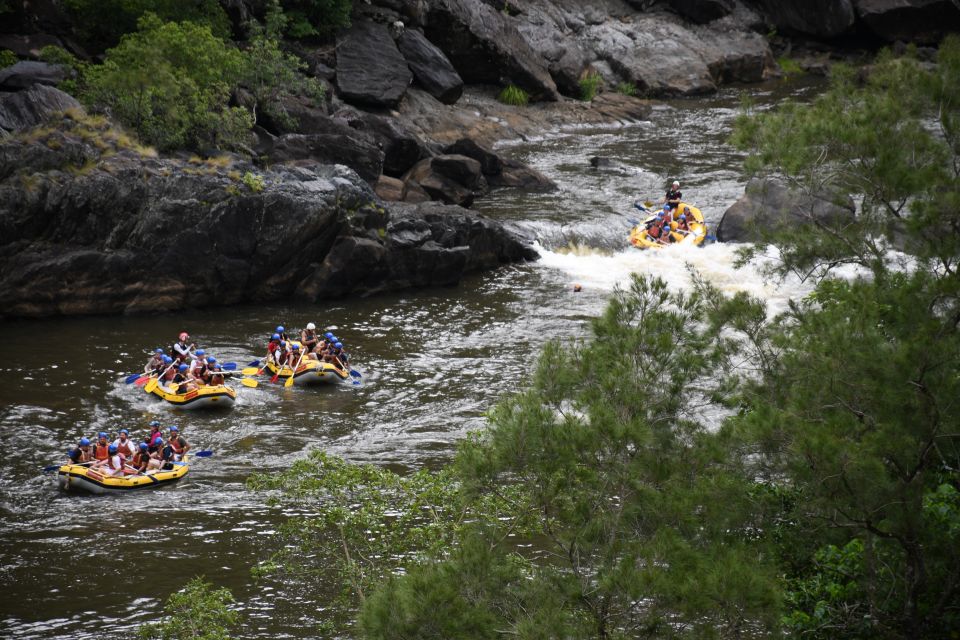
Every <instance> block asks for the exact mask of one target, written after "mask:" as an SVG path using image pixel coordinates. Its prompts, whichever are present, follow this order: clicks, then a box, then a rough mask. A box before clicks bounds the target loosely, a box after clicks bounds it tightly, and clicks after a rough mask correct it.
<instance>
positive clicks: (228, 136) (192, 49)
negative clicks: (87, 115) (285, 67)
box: [82, 14, 253, 149]
mask: <svg viewBox="0 0 960 640" xmlns="http://www.w3.org/2000/svg"><path fill="white" fill-rule="evenodd" d="M139 26H140V30H139V31H137V32H136V33H133V34H128V35H126V36H124V38H123V40H122V41H121V43H120V44H119V45H118V46H117V47H115V48H113V49H110V50H109V51H108V52H107V57H106V60H104V63H103V64H102V65H99V66H95V67H91V68H90V69H89V70H88V71H87V73H86V75H85V78H84V80H85V83H84V84H85V86H84V92H83V96H82V97H83V98H84V100H85V101H86V102H87V103H88V105H90V106H91V107H92V108H94V109H108V110H109V111H110V112H111V113H112V115H113V116H114V117H115V118H116V119H118V120H119V121H120V122H121V123H122V124H124V125H125V126H127V127H129V128H131V129H133V130H134V131H136V133H137V136H138V137H139V138H140V140H141V141H143V142H146V143H148V144H153V145H155V146H157V147H158V148H160V149H172V148H178V147H193V148H196V147H201V146H213V147H217V148H222V147H234V146H237V145H239V144H240V143H241V142H242V136H243V135H244V134H245V132H246V131H248V130H249V129H250V128H251V127H252V126H253V117H252V116H251V114H250V113H249V112H248V111H246V110H245V109H241V108H238V107H229V106H227V100H228V97H229V94H230V90H231V88H233V87H234V86H235V85H236V83H237V81H238V80H239V78H240V77H241V75H242V73H243V71H244V68H245V64H246V59H245V58H244V56H243V54H242V53H240V52H239V51H238V50H236V49H234V48H233V47H230V46H227V44H226V43H224V42H223V40H221V39H219V38H217V37H216V36H214V35H213V33H212V32H211V30H210V27H209V26H205V25H198V24H195V23H192V22H168V23H164V22H162V21H161V20H160V19H159V18H158V17H157V16H155V15H153V14H147V15H145V16H144V17H143V18H141V20H140V23H139Z"/></svg>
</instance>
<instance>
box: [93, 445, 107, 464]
mask: <svg viewBox="0 0 960 640" xmlns="http://www.w3.org/2000/svg"><path fill="white" fill-rule="evenodd" d="M109 447H110V445H109V444H100V443H99V442H98V443H96V444H95V445H93V459H94V460H106V459H107V458H109V457H110V451H108V449H109Z"/></svg>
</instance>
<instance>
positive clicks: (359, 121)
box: [334, 107, 433, 178]
mask: <svg viewBox="0 0 960 640" xmlns="http://www.w3.org/2000/svg"><path fill="white" fill-rule="evenodd" d="M334 117H335V119H336V120H337V121H342V122H344V123H346V124H347V126H349V127H350V128H352V129H354V130H356V131H357V132H359V133H360V134H362V135H366V136H368V137H369V138H370V139H371V140H372V141H373V142H374V143H375V144H376V145H377V146H378V147H379V148H380V149H381V150H382V151H383V173H384V174H386V175H388V176H392V177H394V178H399V177H400V176H402V175H403V174H404V173H406V172H407V171H408V170H409V169H410V167H412V166H413V165H415V164H416V163H417V162H419V161H420V160H422V159H423V158H427V157H429V156H431V155H433V154H432V153H431V152H430V150H429V149H428V148H427V145H426V144H425V143H424V142H423V140H421V139H420V137H419V136H417V135H416V134H415V133H413V132H411V131H409V130H408V129H407V128H406V127H404V126H403V125H402V124H401V123H400V122H398V121H397V120H395V119H392V118H387V117H384V116H378V115H376V114H373V113H367V112H365V111H359V110H357V109H354V108H353V107H344V108H343V109H340V110H339V111H337V112H336V113H335V114H334Z"/></svg>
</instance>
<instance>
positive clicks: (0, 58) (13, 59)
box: [0, 49, 19, 69]
mask: <svg viewBox="0 0 960 640" xmlns="http://www.w3.org/2000/svg"><path fill="white" fill-rule="evenodd" d="M17 60H19V58H17V54H15V53H14V52H13V51H10V50H9V49H0V69H6V68H7V67H9V66H10V65H12V64H16V63H17Z"/></svg>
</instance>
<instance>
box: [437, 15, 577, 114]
mask: <svg viewBox="0 0 960 640" xmlns="http://www.w3.org/2000/svg"><path fill="white" fill-rule="evenodd" d="M424 34H425V35H426V37H427V38H428V39H429V40H430V41H431V42H433V43H434V44H436V45H437V46H438V47H439V48H440V49H442V50H443V52H444V53H445V54H446V55H447V58H449V60H450V62H452V63H453V66H454V68H455V69H456V70H457V72H458V73H459V74H460V77H461V78H463V79H464V81H466V82H468V83H476V84H492V85H506V84H515V85H517V86H518V87H520V88H521V89H523V90H525V91H526V92H527V93H529V94H530V96H531V98H532V99H533V100H535V101H536V100H548V101H551V100H557V99H558V98H559V94H558V92H557V85H556V84H555V83H554V81H553V79H552V78H551V77H550V73H549V72H548V71H547V68H546V65H545V64H544V61H543V58H542V57H541V56H540V55H539V54H538V53H537V52H536V51H535V50H534V49H533V48H532V47H531V46H530V45H529V44H527V42H526V40H524V38H523V36H521V35H520V32H519V31H518V30H517V28H516V26H515V25H514V24H513V23H512V22H511V21H510V19H509V18H508V17H507V16H505V15H504V14H503V13H502V12H500V11H497V10H496V9H494V8H493V7H491V6H490V5H487V4H483V3H478V2H471V1H470V0H432V1H431V2H430V3H429V6H428V7H427V8H426V10H425V15H424Z"/></svg>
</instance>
